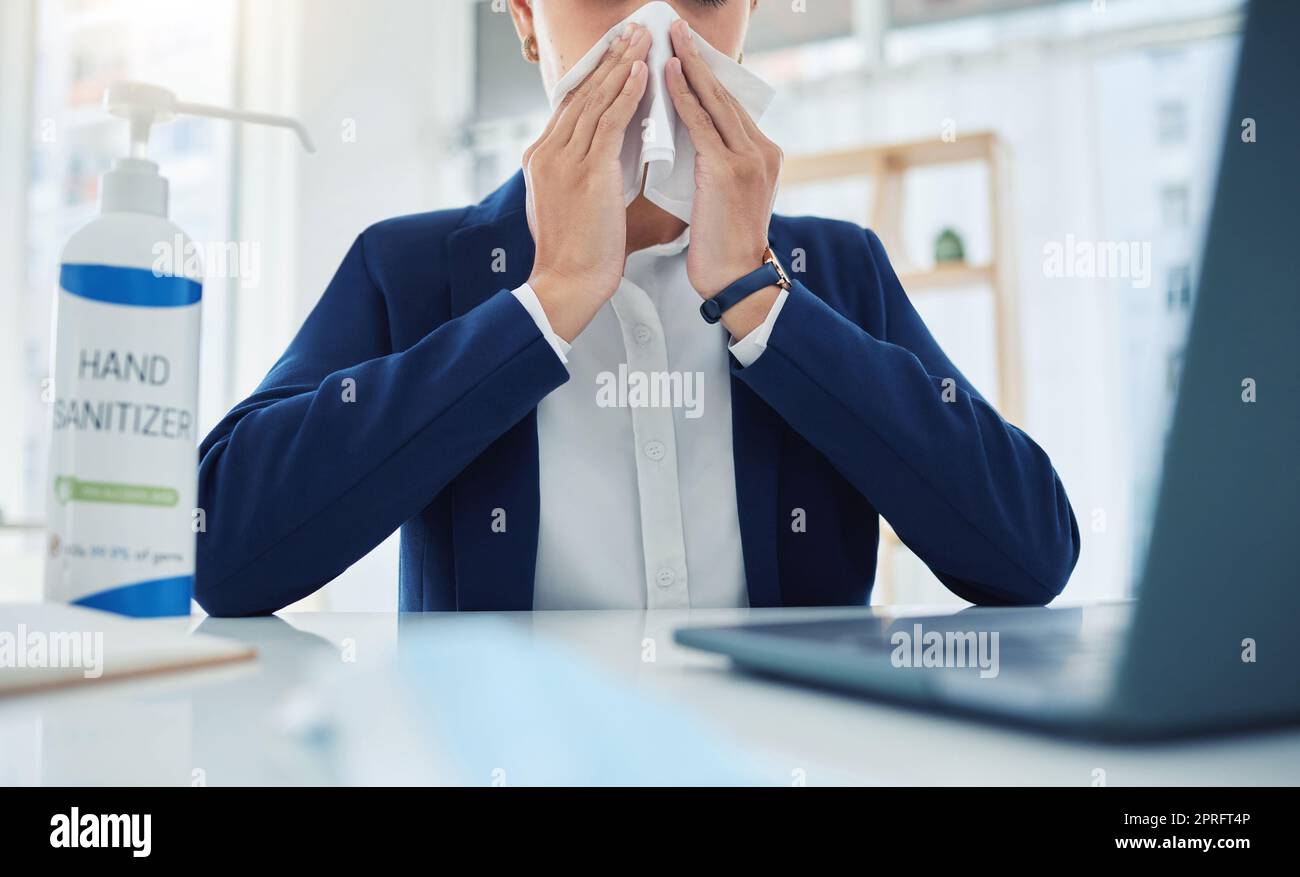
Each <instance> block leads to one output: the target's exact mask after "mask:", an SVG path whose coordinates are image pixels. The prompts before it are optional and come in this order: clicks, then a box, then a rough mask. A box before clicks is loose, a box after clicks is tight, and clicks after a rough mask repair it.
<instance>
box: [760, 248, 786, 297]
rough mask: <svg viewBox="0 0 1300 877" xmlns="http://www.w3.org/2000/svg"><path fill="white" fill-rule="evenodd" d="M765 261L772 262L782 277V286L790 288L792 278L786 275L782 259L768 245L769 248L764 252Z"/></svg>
mask: <svg viewBox="0 0 1300 877" xmlns="http://www.w3.org/2000/svg"><path fill="white" fill-rule="evenodd" d="M763 261H764V262H771V263H772V265H773V266H774V267H775V268H776V273H777V274H778V275H779V276H780V278H781V281H780V286H781V287H782V288H784V289H789V288H790V278H789V277H788V276H787V275H786V273H785V267H784V266H783V265H782V264H781V260H780V259H778V258H777V257H776V253H774V252H772V248H771V247H768V248H767V250H766V251H765V252H764V253H763Z"/></svg>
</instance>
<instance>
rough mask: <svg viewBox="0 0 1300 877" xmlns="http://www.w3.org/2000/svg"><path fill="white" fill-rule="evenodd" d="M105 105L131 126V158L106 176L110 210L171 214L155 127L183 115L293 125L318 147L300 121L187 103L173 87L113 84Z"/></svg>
mask: <svg viewBox="0 0 1300 877" xmlns="http://www.w3.org/2000/svg"><path fill="white" fill-rule="evenodd" d="M104 109H106V110H108V112H110V113H112V114H113V115H114V116H117V117H118V118H121V119H125V120H127V121H128V122H129V123H130V125H131V148H130V152H129V153H128V157H127V158H119V159H118V160H117V161H115V162H114V163H113V169H112V170H111V171H109V172H108V173H106V174H104V185H103V203H102V210H103V212H105V213H108V212H113V211H119V210H125V211H134V212H142V213H152V214H156V215H158V216H166V215H167V180H166V179H164V178H163V177H161V176H159V174H158V165H156V164H155V163H154V162H152V161H150V160H149V131H150V129H151V128H152V126H153V125H154V124H156V123H158V122H170V121H171V120H172V119H174V118H176V117H177V116H207V117H208V118H213V119H229V120H231V121H235V122H251V123H253V124H256V125H272V126H275V127H277V128H288V129H289V130H291V131H293V132H294V133H295V134H297V135H298V139H299V140H301V141H302V145H303V148H304V149H306V150H307V151H308V152H315V151H316V147H315V146H314V145H312V141H311V135H309V134H308V133H307V129H306V128H304V127H303V125H302V123H301V122H299V121H298V120H297V119H293V118H290V117H288V116H276V115H272V114H270V113H252V112H246V111H243V110H231V109H226V108H225V107H214V106H209V105H207V104H194V103H185V102H184V101H178V100H177V99H176V95H175V94H174V93H172V92H171V91H168V90H167V89H165V88H161V87H160V86H157V85H149V84H148V83H144V82H115V83H113V84H112V85H110V86H109V87H108V88H107V89H106V90H105V91H104Z"/></svg>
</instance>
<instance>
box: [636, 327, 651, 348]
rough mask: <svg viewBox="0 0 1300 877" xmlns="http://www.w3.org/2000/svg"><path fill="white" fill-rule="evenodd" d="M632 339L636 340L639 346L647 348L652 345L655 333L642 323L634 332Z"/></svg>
mask: <svg viewBox="0 0 1300 877" xmlns="http://www.w3.org/2000/svg"><path fill="white" fill-rule="evenodd" d="M632 337H633V338H635V339H636V343H637V344H639V345H640V346H641V347H645V346H646V345H647V344H649V343H650V339H651V338H653V337H654V332H652V331H651V330H650V327H649V326H647V325H646V324H645V323H640V324H638V325H637V327H636V328H635V329H633V330H632Z"/></svg>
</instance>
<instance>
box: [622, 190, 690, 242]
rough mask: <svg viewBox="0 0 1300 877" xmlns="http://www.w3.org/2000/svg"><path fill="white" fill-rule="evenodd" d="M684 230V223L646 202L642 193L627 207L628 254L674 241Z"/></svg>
mask: <svg viewBox="0 0 1300 877" xmlns="http://www.w3.org/2000/svg"><path fill="white" fill-rule="evenodd" d="M685 230H686V223H684V222H682V221H681V220H680V219H678V218H677V217H676V216H673V215H672V214H671V213H669V212H668V211H666V210H664V209H663V208H662V207H659V206H658V205H656V204H651V203H650V202H649V201H647V200H646V197H645V192H644V191H642V192H641V193H640V194H638V195H637V196H636V198H635V199H634V200H633V201H632V203H631V204H629V205H627V252H628V253H634V252H636V251H637V250H644V249H645V248H646V247H653V246H654V245H655V244H666V243H668V242H669V241H672V240H676V239H677V237H678V236H679V235H681V233H682V232H683V231H685Z"/></svg>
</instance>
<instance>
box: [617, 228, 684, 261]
mask: <svg viewBox="0 0 1300 877" xmlns="http://www.w3.org/2000/svg"><path fill="white" fill-rule="evenodd" d="M690 243H691V227H690V226H689V225H688V226H686V228H685V230H684V231H682V233H681V234H679V235H678V236H677V237H675V238H673V239H672V240H671V241H668V242H667V243H663V244H654V245H652V246H649V247H643V248H642V249H639V250H633V251H632V252H630V253H628V254H627V255H628V258H629V259H630V258H632V257H633V256H675V255H677V254H678V253H680V252H681V251H682V250H684V249H686V248H687V246H689V245H690Z"/></svg>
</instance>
